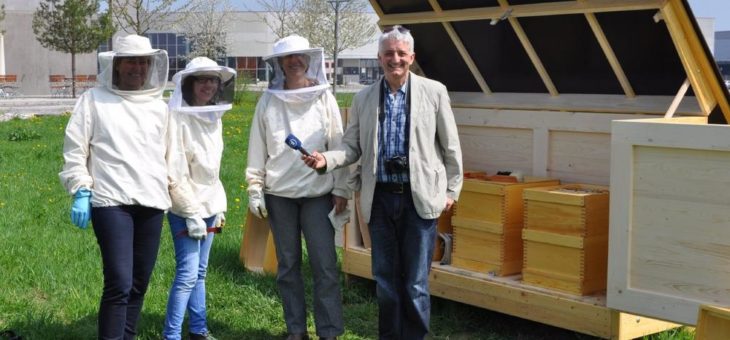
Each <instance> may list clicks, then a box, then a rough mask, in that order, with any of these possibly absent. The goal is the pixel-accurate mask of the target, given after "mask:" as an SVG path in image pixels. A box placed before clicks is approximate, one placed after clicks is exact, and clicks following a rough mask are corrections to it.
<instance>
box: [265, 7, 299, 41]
mask: <svg viewBox="0 0 730 340" xmlns="http://www.w3.org/2000/svg"><path fill="white" fill-rule="evenodd" d="M256 2H257V3H258V5H259V6H260V7H261V8H263V9H264V11H263V12H257V13H260V14H258V16H259V18H261V20H262V21H263V22H264V23H265V24H266V26H268V27H269V29H271V31H272V32H274V35H275V36H276V39H277V40H278V39H281V38H283V37H286V36H288V35H291V34H293V33H294V31H295V28H294V27H293V26H294V24H293V23H294V18H295V12H296V11H297V8H298V7H299V3H300V0H256Z"/></svg>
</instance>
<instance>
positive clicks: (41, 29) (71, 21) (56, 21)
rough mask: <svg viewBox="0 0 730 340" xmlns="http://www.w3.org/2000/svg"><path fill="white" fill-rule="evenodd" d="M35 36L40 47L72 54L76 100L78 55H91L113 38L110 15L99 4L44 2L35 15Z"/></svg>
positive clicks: (76, 0) (71, 0) (90, 0)
mask: <svg viewBox="0 0 730 340" xmlns="http://www.w3.org/2000/svg"><path fill="white" fill-rule="evenodd" d="M33 33H35V36H36V40H38V42H39V43H40V44H41V46H43V47H45V48H48V49H51V50H54V51H59V52H65V53H69V54H71V78H72V79H73V81H72V84H71V90H72V92H71V93H72V95H73V97H74V98H75V97H76V80H75V79H76V54H79V53H90V52H93V51H95V50H96V49H97V48H98V47H99V45H100V44H101V43H102V42H104V41H105V40H106V39H109V37H110V36H111V35H112V34H114V26H113V25H112V22H111V16H110V15H109V12H106V13H99V1H98V0H65V1H63V2H62V1H61V0H43V1H41V3H40V6H39V7H38V9H36V11H35V12H34V13H33Z"/></svg>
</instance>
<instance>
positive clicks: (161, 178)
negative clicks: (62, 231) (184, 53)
mask: <svg viewBox="0 0 730 340" xmlns="http://www.w3.org/2000/svg"><path fill="white" fill-rule="evenodd" d="M124 58H127V59H126V60H130V59H132V58H136V60H145V61H146V62H147V64H146V65H147V67H146V73H145V74H143V72H138V73H139V74H138V75H137V76H139V77H143V76H144V77H145V79H144V83H143V85H142V86H141V88H139V89H137V90H122V89H120V88H119V86H118V85H119V75H118V74H115V67H114V65H118V64H120V63H121V62H123V61H124V60H125V59H124ZM99 66H100V72H99V75H98V82H99V86H97V87H95V88H92V89H90V90H89V91H86V92H85V93H84V94H83V95H82V96H81V97H80V98H79V99H78V101H77V102H76V106H75V107H74V110H73V114H72V115H71V118H70V120H69V123H68V125H67V127H66V137H65V140H64V147H63V157H64V160H65V163H64V166H63V170H62V171H61V172H60V173H59V177H60V179H61V182H62V184H63V185H64V187H65V188H66V190H67V191H68V192H69V193H71V194H73V193H75V192H76V191H78V190H79V189H88V190H91V191H92V192H93V195H92V197H91V204H92V206H94V207H107V206H118V205H141V206H146V207H151V208H157V209H161V210H166V209H168V208H169V207H170V197H169V194H168V185H167V166H166V164H165V155H166V153H167V144H168V143H167V128H168V120H169V115H168V111H167V105H166V104H165V102H164V101H162V92H163V91H164V89H165V85H166V82H167V72H168V59H167V52H165V51H164V50H159V49H152V48H151V46H150V43H149V40H148V39H147V38H144V37H140V36H137V35H130V36H126V37H120V38H118V39H117V40H116V41H115V42H114V50H113V51H109V52H102V53H99Z"/></svg>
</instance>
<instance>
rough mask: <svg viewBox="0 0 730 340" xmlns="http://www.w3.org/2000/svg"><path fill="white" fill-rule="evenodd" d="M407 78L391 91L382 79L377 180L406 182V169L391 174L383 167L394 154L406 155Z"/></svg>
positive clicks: (407, 180)
mask: <svg viewBox="0 0 730 340" xmlns="http://www.w3.org/2000/svg"><path fill="white" fill-rule="evenodd" d="M409 81H410V79H409V80H407V81H406V83H405V84H403V86H401V87H400V88H399V89H398V91H396V92H395V93H392V92H391V91H390V88H389V87H388V82H387V81H385V80H384V81H383V89H382V91H383V98H384V103H383V104H384V106H383V108H384V110H383V111H384V112H383V114H384V119H383V120H382V121H381V122H380V134H379V135H380V136H378V138H379V143H378V145H379V149H380V150H378V174H377V177H378V182H390V183H408V182H409V181H410V180H409V179H408V171H405V172H402V173H396V174H391V173H388V171H387V170H386V168H385V160H387V159H390V158H392V157H395V156H406V157H407V156H408V152H407V150H408V131H406V127H407V126H408V118H409V114H408V105H407V98H408V93H406V90H407V89H408V86H407V85H408V82H409Z"/></svg>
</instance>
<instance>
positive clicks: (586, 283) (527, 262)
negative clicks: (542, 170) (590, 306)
mask: <svg viewBox="0 0 730 340" xmlns="http://www.w3.org/2000/svg"><path fill="white" fill-rule="evenodd" d="M523 198H524V204H525V211H524V212H525V224H524V225H525V227H524V230H523V231H522V238H523V240H524V263H523V269H522V280H523V282H525V283H529V284H534V285H538V286H543V287H549V288H554V289H557V290H561V291H565V292H568V293H573V294H579V295H587V294H591V293H594V292H598V291H603V290H605V289H606V272H607V261H608V202H609V191H608V188H607V187H604V186H595V185H586V184H571V185H563V186H556V187H543V188H533V189H527V190H525V191H524V193H523Z"/></svg>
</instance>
